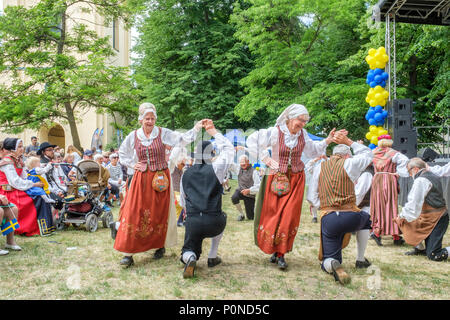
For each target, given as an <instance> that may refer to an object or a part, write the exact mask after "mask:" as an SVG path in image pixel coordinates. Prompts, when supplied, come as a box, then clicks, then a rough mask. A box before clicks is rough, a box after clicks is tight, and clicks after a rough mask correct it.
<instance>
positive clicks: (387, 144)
mask: <svg viewBox="0 0 450 320" xmlns="http://www.w3.org/2000/svg"><path fill="white" fill-rule="evenodd" d="M392 144H393V141H392V139H391V136H389V135H383V136H379V137H378V147H377V148H375V149H374V150H373V167H374V172H375V174H374V177H373V180H372V189H371V192H370V218H371V220H372V234H371V238H372V239H374V240H375V241H376V243H377V245H379V246H382V243H381V236H383V235H391V236H392V237H393V239H394V245H402V244H403V243H404V242H405V241H404V240H403V239H402V238H401V237H400V229H399V228H398V226H397V225H396V224H395V223H394V219H395V218H397V216H398V204H397V201H398V183H397V180H398V175H400V176H402V177H408V176H409V174H408V171H407V170H406V164H407V163H408V160H409V159H408V157H407V156H405V155H404V154H402V153H401V152H398V151H396V150H394V149H392V148H391V147H392Z"/></svg>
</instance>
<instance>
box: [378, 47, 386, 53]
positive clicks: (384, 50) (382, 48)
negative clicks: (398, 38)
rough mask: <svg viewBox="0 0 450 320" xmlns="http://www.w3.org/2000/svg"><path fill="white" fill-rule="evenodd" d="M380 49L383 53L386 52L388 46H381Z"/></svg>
mask: <svg viewBox="0 0 450 320" xmlns="http://www.w3.org/2000/svg"><path fill="white" fill-rule="evenodd" d="M378 51H380V52H382V53H386V48H385V47H379V48H378Z"/></svg>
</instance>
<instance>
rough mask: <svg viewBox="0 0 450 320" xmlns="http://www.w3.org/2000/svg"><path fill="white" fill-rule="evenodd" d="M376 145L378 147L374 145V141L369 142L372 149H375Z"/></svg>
mask: <svg viewBox="0 0 450 320" xmlns="http://www.w3.org/2000/svg"><path fill="white" fill-rule="evenodd" d="M376 147H377V146H376V145H374V144H373V143H371V144H369V148H370V149H372V150H373V149H375V148H376Z"/></svg>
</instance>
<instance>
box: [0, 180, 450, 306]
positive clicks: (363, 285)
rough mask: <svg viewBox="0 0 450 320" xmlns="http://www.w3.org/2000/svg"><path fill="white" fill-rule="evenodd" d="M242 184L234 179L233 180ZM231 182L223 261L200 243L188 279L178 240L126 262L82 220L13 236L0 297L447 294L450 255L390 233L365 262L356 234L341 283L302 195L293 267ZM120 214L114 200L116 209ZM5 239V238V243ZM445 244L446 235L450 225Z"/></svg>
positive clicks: (106, 236)
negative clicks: (268, 244) (427, 251)
mask: <svg viewBox="0 0 450 320" xmlns="http://www.w3.org/2000/svg"><path fill="white" fill-rule="evenodd" d="M232 186H233V189H232V191H234V187H235V186H236V181H232ZM231 194H232V192H230V193H229V194H226V195H225V196H224V197H223V208H224V211H225V212H226V213H227V214H228V221H227V227H226V229H225V233H224V236H223V238H222V242H221V245H220V248H219V255H220V256H221V257H222V260H223V263H222V264H220V265H218V266H216V267H215V268H208V267H207V264H206V260H207V253H208V251H209V247H210V240H209V239H207V240H205V242H204V246H203V255H202V257H201V258H200V261H199V262H198V263H197V270H196V277H195V278H193V279H183V277H182V272H183V265H182V264H181V263H180V261H179V255H180V251H181V246H182V244H183V238H184V228H178V244H177V246H176V247H173V248H168V249H167V252H166V255H165V257H164V258H163V259H161V260H158V261H155V260H153V252H154V251H153V250H152V251H149V252H146V253H142V254H138V255H136V256H135V258H134V260H135V265H134V266H133V267H131V268H128V269H124V268H123V267H121V266H120V265H119V260H120V259H121V258H122V255H121V254H120V253H119V252H117V251H115V250H114V249H113V241H112V239H111V237H110V230H109V229H105V228H103V227H102V225H101V223H100V224H99V228H98V230H97V231H96V232H94V233H88V232H86V231H85V230H84V228H80V229H74V228H73V227H69V229H67V230H64V231H59V232H58V233H57V234H55V235H53V236H50V237H32V238H26V237H16V241H17V243H18V244H19V245H20V246H21V247H22V248H23V251H21V252H12V251H11V252H10V254H9V255H6V256H1V257H0V261H1V265H2V272H1V273H0V277H1V282H0V293H1V295H2V298H3V299H50V300H53V299H71V300H72V299H221V300H223V299H238V300H245V299H314V300H317V299H367V300H370V299H448V298H449V292H450V282H449V275H450V264H449V263H448V262H432V261H429V260H428V259H427V258H425V257H408V256H405V255H404V252H405V251H407V250H409V249H410V247H409V246H402V247H396V246H394V245H393V244H392V239H389V238H384V239H383V242H384V246H383V247H378V246H377V245H376V244H375V242H373V241H372V240H370V241H369V245H368V248H367V251H366V257H367V258H368V259H369V260H370V261H371V262H372V267H371V268H369V269H368V270H359V269H358V270H357V269H355V267H354V264H355V255H356V244H355V239H354V238H352V240H351V241H350V245H349V246H348V247H347V248H346V249H345V250H344V254H343V255H344V262H343V265H344V267H345V268H346V270H347V272H349V273H350V275H351V277H352V283H351V284H350V285H348V286H346V287H343V286H341V285H339V284H338V283H336V282H335V281H334V279H333V277H332V276H330V275H328V274H326V273H324V272H323V271H322V270H321V269H320V264H319V261H318V259H317V254H318V246H319V224H315V223H312V222H311V215H310V213H309V208H308V207H307V205H306V203H305V204H304V207H303V213H302V217H301V221H300V229H299V232H298V234H297V237H296V240H295V243H294V248H293V251H292V252H291V253H289V254H287V255H286V261H287V262H288V264H289V268H288V270H287V271H281V270H279V269H278V268H277V267H276V266H275V265H273V264H271V263H269V262H268V259H269V255H267V254H264V253H263V252H262V251H260V250H259V249H258V247H256V246H255V244H254V242H253V221H247V220H246V221H243V222H238V221H236V218H237V211H236V209H235V208H234V206H233V205H232V204H231V200H230V197H231ZM113 212H114V216H115V217H117V215H118V209H117V208H115V209H114V210H113ZM4 241H5V239H4V238H3V243H4ZM443 245H444V246H448V245H450V237H449V235H448V233H447V234H446V236H445V238H444V243H443Z"/></svg>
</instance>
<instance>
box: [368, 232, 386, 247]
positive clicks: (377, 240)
mask: <svg viewBox="0 0 450 320" xmlns="http://www.w3.org/2000/svg"><path fill="white" fill-rule="evenodd" d="M370 238H372V239H373V240H375V242H376V243H377V245H378V246H379V247H382V246H383V244H382V243H381V237H377V236H376V235H375V233H373V232H372V233H371V234H370Z"/></svg>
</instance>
